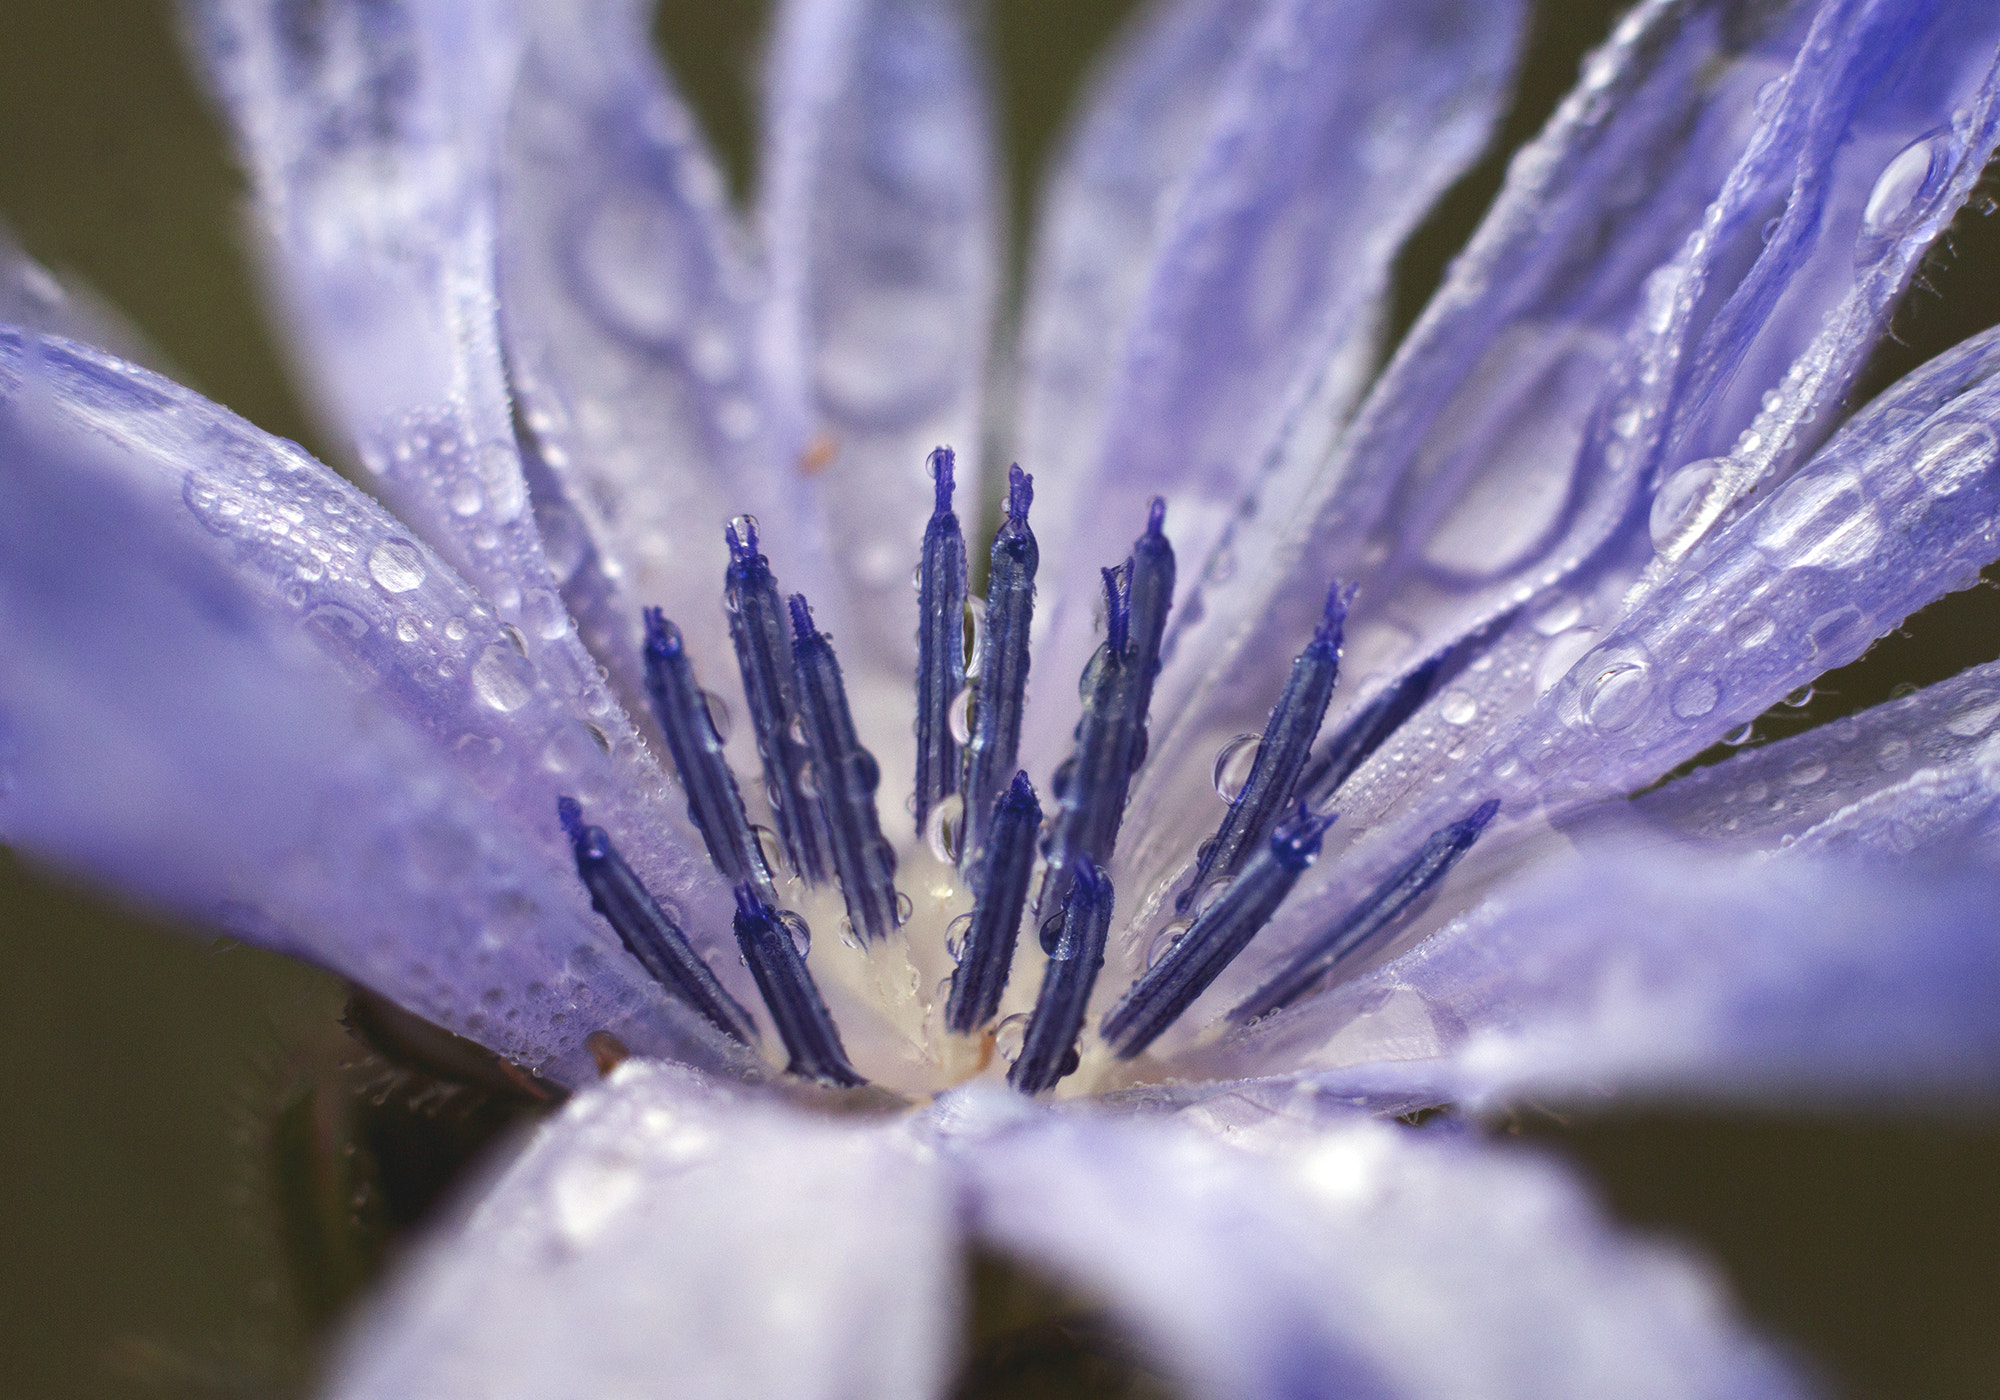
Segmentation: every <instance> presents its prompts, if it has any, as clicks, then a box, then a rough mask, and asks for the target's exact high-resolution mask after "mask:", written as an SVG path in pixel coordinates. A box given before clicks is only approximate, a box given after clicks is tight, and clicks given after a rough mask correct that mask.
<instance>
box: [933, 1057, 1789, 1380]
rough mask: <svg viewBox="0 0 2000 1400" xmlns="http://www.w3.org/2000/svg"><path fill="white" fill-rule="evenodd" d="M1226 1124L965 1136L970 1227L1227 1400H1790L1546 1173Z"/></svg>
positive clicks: (1259, 1120)
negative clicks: (1599, 1399) (1617, 1397)
mask: <svg viewBox="0 0 2000 1400" xmlns="http://www.w3.org/2000/svg"><path fill="white" fill-rule="evenodd" d="M1310 1101H1311V1095H1310V1093H1309V1092H1307V1093H1306V1094H1305V1096H1304V1097H1303V1098H1297V1099H1294V1102H1295V1103H1309V1102H1310ZM1236 1106H1237V1107H1242V1106H1241V1105H1236ZM1231 1108H1232V1104H1231V1103H1229V1102H1227V1101H1217V1100H1210V1101H1208V1102H1206V1103H1204V1104H1202V1105H1200V1106H1198V1107H1197V1108H1195V1109H1193V1110H1190V1111H1189V1112H1188V1113H1186V1114H1184V1115H1182V1118H1181V1121H1169V1122H1157V1121H1153V1122H1148V1121H1143V1120H1137V1119H1134V1120H1115V1119H1104V1118H1101V1117H1092V1116H1086V1115H1082V1114H1077V1115H1055V1116H1048V1117H1043V1118H1041V1119H1039V1120H1029V1121H1023V1122H1020V1123H1018V1124H1017V1125H1016V1126H1013V1127H1011V1128H1003V1129H1000V1130H998V1131H993V1130H991V1129H989V1130H988V1135H984V1136H972V1137H970V1138H969V1140H967V1141H966V1142H965V1143H964V1145H963V1150H962V1152H961V1156H962V1159H963V1161H964V1164H965V1168H964V1169H965V1171H966V1172H967V1174H968V1177H969V1179H970V1183H971V1185H970V1191H969V1195H970V1200H971V1207H970V1212H971V1227H972V1230H973V1232H974V1233H975V1234H976V1235H977V1236H979V1237H980V1238H982V1239H984V1240H985V1241H986V1242H987V1243H988V1244H990V1245H991V1246H993V1247H994V1248H997V1249H999V1250H1002V1251H1003V1252H1007V1253H1011V1254H1015V1255H1018V1256H1019V1257H1021V1258H1022V1259H1024V1260H1026V1261H1029V1262H1031V1263H1033V1264H1036V1265H1038V1266H1040V1267H1042V1268H1045V1269H1048V1270H1050V1271H1051V1272H1053V1273H1054V1274H1055V1275H1056V1276H1057V1277H1059V1278H1061V1279H1063V1280H1064V1281H1065V1282H1067V1283H1069V1284H1070V1285H1071V1286H1072V1287H1075V1288H1078V1289H1080V1290H1082V1291H1084V1292H1085V1293H1086V1294H1088V1295H1093V1296H1095V1297H1098V1298H1101V1299H1103V1301H1104V1302H1105V1303H1106V1305H1107V1306H1108V1307H1109V1308H1110V1309H1111V1311H1112V1312H1113V1314H1114V1315H1115V1316H1116V1317H1118V1319H1119V1320H1120V1321H1122V1322H1123V1323H1124V1324H1125V1325H1126V1326H1128V1327H1130V1328H1131V1329H1132V1331H1133V1332H1134V1334H1135V1335H1136V1336H1137V1337H1138V1339H1139V1340H1140V1341H1141V1342H1142V1343H1144V1344H1145V1345H1146V1347H1147V1348H1148V1350H1149V1352H1150V1353H1151V1355H1152V1356H1154V1357H1157V1358H1158V1359H1159V1360H1160V1361H1161V1362H1163V1363H1164V1364H1165V1366H1166V1367H1167V1369H1168V1370H1169V1371H1170V1372H1172V1373H1173V1374H1175V1375H1176V1376H1177V1377H1178V1378H1179V1379H1180V1380H1181V1381H1182V1382H1183V1383H1184V1384H1186V1386H1187V1388H1188V1390H1189V1391H1190V1392H1191V1393H1193V1394H1197V1395H1201V1396H1203V1397H1216V1398H1217V1400H1223V1398H1224V1397H1227V1398H1228V1400H1235V1397H1244V1400H1252V1398H1253V1397H1254V1398H1255V1400H1263V1398H1264V1397H1273V1398H1275V1397H1280V1396H1326V1397H1334V1396H1353V1397H1370V1400H1375V1398H1376V1397H1410V1398H1411V1400H1416V1398H1417V1397H1424V1396H1435V1395H1464V1396H1477V1397H1495V1398H1496V1400H1497V1397H1521V1400H1529V1397H1534V1400H1551V1398H1552V1397H1562V1396H1575V1397H1579V1400H1581V1397H1595V1396H1600V1395H1604V1394H1609V1393H1617V1394H1641V1395H1646V1396H1649V1397H1662V1398H1664V1397H1669V1396H1679V1397H1694V1396H1715V1397H1721V1396H1732V1397H1735V1396H1785V1395H1794V1394H1798V1393H1800V1392H1799V1387H1798V1386H1797V1385H1796V1383H1795V1382H1794V1381H1793V1379H1792V1378H1791V1377H1790V1376H1788V1375H1787V1374H1786V1373H1785V1371H1784V1370H1783V1368H1782V1367H1781V1366H1780V1365H1779V1364H1778V1363H1777V1362H1776V1360H1775V1358H1774V1357H1773V1356H1772V1354H1771V1353H1770V1352H1769V1351H1768V1350H1767V1349H1766V1348H1764V1347H1763V1346H1761V1345H1760V1344H1759V1343H1757V1342H1756V1341H1754V1340H1753V1339H1751V1338H1749V1337H1747V1336H1745V1335H1744V1334H1743V1333H1742V1332H1741V1331H1739V1330H1738V1329H1737V1327H1736V1326H1735V1325H1734V1324H1733V1323H1732V1322H1731V1321H1730V1320H1729V1318H1728V1316H1727V1310H1726V1307H1725V1306H1724V1304H1723V1303H1722V1301H1721V1299H1720V1298H1719V1297H1718V1296H1717V1292H1716V1289H1715V1286H1714V1284H1713V1283H1712V1282H1711V1281H1710V1279H1709V1278H1708V1277H1706V1275H1705V1274H1704V1273H1703V1272H1702V1271H1701V1270H1699V1269H1697V1268H1695V1267H1693V1266H1691V1265H1690V1264H1689V1263H1687V1262H1686V1261H1684V1260H1681V1259H1678V1258H1676V1257H1674V1256H1672V1255H1671V1254H1669V1253H1667V1252H1666V1251H1663V1250H1661V1249H1659V1248H1658V1247H1657V1246H1648V1245H1640V1244H1634V1243H1630V1242H1627V1241H1623V1240H1620V1239H1618V1238H1617V1237H1616V1236H1614V1235H1612V1234H1611V1233H1610V1231H1609V1230H1607V1228H1606V1227H1605V1225H1604V1224H1603V1223H1602V1222H1601V1220H1600V1219H1599V1218H1598V1215H1597V1212H1596V1211H1595V1209H1594V1208H1593V1207H1592V1206H1591V1205H1590V1203H1589V1202H1588V1201H1587V1199H1585V1198H1584V1196H1583V1194H1582V1193H1581V1192H1580V1191H1579V1190H1578V1189H1577V1187H1576V1186H1575V1185H1574V1184H1573V1183H1572V1182H1571V1181H1570V1180H1569V1179H1568V1178H1567V1177H1566V1176H1565V1175H1564V1174H1562V1173H1561V1172H1559V1171H1558V1170H1557V1169H1556V1168H1554V1167H1553V1166H1552V1165H1550V1164H1547V1163H1543V1162H1537V1161H1532V1160H1528V1159H1525V1158H1524V1157H1522V1156H1519V1155H1513V1154H1509V1155H1508V1156H1503V1155H1502V1154H1501V1153H1499V1152H1496V1151H1493V1150H1491V1149H1487V1148H1484V1147H1481V1146H1479V1145H1476V1144H1474V1143H1472V1142H1469V1141H1465V1140H1455V1139H1448V1138H1441V1137H1440V1136H1439V1135H1435V1134H1423V1135H1419V1134H1415V1133H1411V1132H1409V1131H1407V1130H1403V1129H1399V1128H1395V1127H1391V1126H1388V1125H1385V1124H1382V1123H1379V1122H1374V1121H1370V1120H1368V1119H1365V1118H1361V1117H1359V1116H1358V1115H1356V1116H1348V1117H1345V1118H1336V1119H1331V1120H1321V1121H1315V1120H1314V1119H1312V1118H1304V1117H1287V1116H1273V1115H1270V1114H1268V1113H1267V1112H1266V1111H1265V1110H1262V1109H1252V1110H1249V1111H1247V1112H1241V1113H1236V1112H1231V1111H1230V1110H1231ZM961 1112H962V1113H963V1114H964V1116H966V1117H972V1116H973V1114H974V1110H972V1109H969V1108H966V1109H961ZM1198 1124H1199V1125H1201V1127H1197V1125H1198ZM1203 1129H1206V1130H1203ZM1225 1144H1227V1145H1225Z"/></svg>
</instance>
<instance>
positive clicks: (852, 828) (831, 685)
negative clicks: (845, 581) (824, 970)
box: [790, 593, 903, 940]
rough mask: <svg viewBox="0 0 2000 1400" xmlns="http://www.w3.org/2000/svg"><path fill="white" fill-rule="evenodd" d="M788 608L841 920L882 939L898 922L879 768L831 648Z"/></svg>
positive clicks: (805, 613) (796, 680)
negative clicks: (859, 734) (878, 812)
mask: <svg viewBox="0 0 2000 1400" xmlns="http://www.w3.org/2000/svg"><path fill="white" fill-rule="evenodd" d="M790 602H791V609H792V663H793V671H792V677H793V693H794V694H795V695H796V696H797V697H798V702H799V718H800V719H801V720H802V721H804V728H805V736H806V750H807V753H808V754H809V755H810V759H811V764H812V779H813V783H814V784H815V785H816V786H817V788H818V791H819V799H820V806H821V809H822V810H823V811H824V812H825V813H826V834H827V846H828V849H829V851H830V853H831V855H832V857H833V872H834V874H835V875H836V876H837V877H838V878H839V880H840V895H841V898H842V899H843V900H845V901H846V903H847V920H848V922H849V923H850V924H852V925H853V927H854V932H855V935H856V936H857V937H859V938H861V939H864V940H867V939H875V938H887V937H888V936H889V932H890V930H892V929H894V928H895V927H896V926H897V925H898V924H900V923H901V922H902V921H903V920H902V916H901V913H900V911H899V910H898V909H897V907H896V853H895V852H894V851H892V850H890V849H889V843H888V842H887V841H884V840H883V839H882V828H881V825H880V824H879V822H878V821H877V819H876V816H875V784H876V783H877V782H879V781H880V780H881V770H880V769H879V768H877V767H876V766H875V757H874V755H873V754H871V753H869V752H868V750H866V749H864V748H862V747H861V741H860V739H858V738H856V737H855V733H854V717H853V715H852V714H850V713H849V712H848V708H847V687H846V686H845V685H844V684H842V682H841V679H840V663H839V662H838V661H837V660H835V659H834V655H833V647H832V646H831V645H829V644H828V642H827V639H826V637H825V635H824V634H823V633H821V632H820V631H819V629H818V628H816V627H814V626H813V620H812V612H811V611H810V610H809V609H808V608H807V607H806V600H805V599H804V598H803V597H801V596H800V595H799V594H797V593H794V594H793V595H792V596H791V599H790Z"/></svg>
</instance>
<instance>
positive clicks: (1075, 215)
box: [1014, 0, 1271, 563]
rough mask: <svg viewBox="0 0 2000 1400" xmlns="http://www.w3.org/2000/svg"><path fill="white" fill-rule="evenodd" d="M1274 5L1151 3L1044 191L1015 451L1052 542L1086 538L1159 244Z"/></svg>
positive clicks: (1094, 92)
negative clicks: (1091, 489) (1083, 511)
mask: <svg viewBox="0 0 2000 1400" xmlns="http://www.w3.org/2000/svg"><path fill="white" fill-rule="evenodd" d="M1270 8H1271V6H1270V3H1269V0H1171V3H1165V4H1159V5H1155V6H1153V7H1151V8H1150V9H1144V10H1141V11H1140V17H1139V20H1138V21H1137V22H1136V23H1135V24H1134V26H1133V27H1132V29H1131V30H1130V32H1128V33H1127V34H1126V35H1125V36H1123V40H1122V42H1121V43H1120V45H1119V46H1118V48H1117V50H1116V51H1115V53H1114V56H1113V58H1112V60H1111V61H1110V62H1109V63H1108V64H1107V65H1106V67H1105V68H1104V70H1103V71H1101V72H1100V73H1099V74H1098V75H1097V77H1096V79H1095V81H1094V83H1093V84H1092V88H1091V90H1090V91H1089V92H1088V93H1087V94H1086V95H1085V98H1084V101H1083V112H1082V115H1081V117H1080V118H1079V120H1078V122H1077V126H1076V129H1075V131H1074V132H1073V133H1072V134H1071V135H1070V137H1069V139H1068V142H1067V145H1066V148H1065V150H1064V151H1063V152H1062V154H1061V156H1060V157H1059V159H1058V162H1057V164H1056V166H1055V169H1054V171H1053V172H1052V173H1051V175H1050V176H1049V178H1048V180H1047V182H1046V184H1045V187H1044V189H1043V191H1042V196H1041V199H1040V202H1039V208H1040V217H1039V220H1038V222H1037V226H1036V229H1035V236H1034V242H1033V247H1032V250H1031V254H1030V257H1029V260H1028V275H1029V279H1030V280H1029V286H1028V291H1027V295H1026V299H1025V300H1026V305H1025V307H1024V309H1023V311H1022V330H1021V354H1020V358H1021V365H1020V370H1019V374H1020V384H1019V386H1018V388H1017V389H1016V393H1017V395H1018V397H1019V425H1018V429H1017V434H1016V439H1015V447H1014V453H1015V455H1016V456H1018V457H1019V458H1020V460H1021V462H1022V463H1023V464H1025V465H1026V467H1027V468H1028V469H1029V470H1030V471H1031V472H1032V473H1033V475H1034V477H1035V481H1036V483H1037V490H1038V492H1039V493H1040V496H1041V502H1040V514H1039V515H1038V517H1037V521H1038V526H1039V530H1040V536H1039V538H1041V539H1042V540H1043V542H1044V546H1045V550H1046V542H1047V540H1048V539H1049V538H1050V537H1053V538H1055V539H1059V540H1060V541H1062V542H1063V545H1064V547H1065V548H1067V545H1068V542H1069V540H1071V539H1072V538H1073V537H1074V536H1075V535H1076V533H1077V530H1078V525H1079V520H1078V518H1077V512H1078V507H1079V503H1080V502H1082V501H1084V500H1087V499H1088V495H1087V488H1088V486H1089V483H1090V481H1091V479H1092V477H1093V476H1094V475H1095V472H1096V469H1097V465H1098V461H1099V459H1100V457H1101V456H1102V455H1103V440H1104V427H1105V418H1106V415H1107V414H1108V413H1109V412H1110V411H1111V408H1112V395H1113V393H1114V391H1116V390H1117V389H1118V388H1120V386H1121V369H1122V366H1123V360H1124V350H1125V345H1126V340H1127V338H1128V336H1129V335H1130V334H1131V331H1132V322H1133V319H1134V318H1135V317H1136V316H1137V314H1138V313H1139V310H1140V308H1141V306H1142V305H1143V304H1144V302H1145V299H1146V294H1147V291H1148V287H1149V284H1150V282H1151V279H1152V276H1153V273H1154V270H1155V268H1154V259H1155V254H1156V249H1157V247H1158V244H1159V242H1160V240H1161V239H1162V238H1163V237H1167V236H1169V235H1170V234H1171V233H1173V231H1174V230H1175V228H1176V215H1177V212H1178V210H1179V208H1180V206H1181V203H1182V200H1183V198H1184V195H1185V191H1186V182H1187V180H1188V177H1189V174H1190V172H1191V171H1192V170H1193V169H1194V168H1195V167H1196V166H1197V164H1198V163H1199V162H1200V160H1201V159H1202V158H1203V156H1204V155H1205V154H1206V153H1207V133H1208V132H1209V131H1210V129H1211V128H1212V127H1213V126H1214V124H1215V121H1216V110H1215V107H1216V100H1217V96H1218V93H1219V92H1221V91H1222V90H1223V89H1224V88H1225V85H1226V83H1227V80H1228V79H1229V78H1230V77H1231V75H1232V74H1233V73H1234V72H1235V70H1236V68H1237V66H1238V64H1239V62H1240V60H1241V57H1242V53H1243V50H1244V48H1245V46H1246V45H1247V44H1248V43H1249V42H1250V40H1251V38H1252V36H1253V35H1254V34H1255V33H1256V31H1257V29H1258V25H1259V22H1260V21H1261V20H1262V19H1263V17H1264V15H1265V13H1266V12H1267V11H1268V10H1269V9H1270ZM1126 533H1127V534H1128V535H1129V534H1131V533H1132V529H1131V528H1129V527H1128V528H1127V530H1126ZM1109 557H1112V558H1115V557H1116V555H1115V554H1114V555H1112V556H1109ZM1098 562H1100V563H1101V562H1104V561H1101V560H1100V561H1098Z"/></svg>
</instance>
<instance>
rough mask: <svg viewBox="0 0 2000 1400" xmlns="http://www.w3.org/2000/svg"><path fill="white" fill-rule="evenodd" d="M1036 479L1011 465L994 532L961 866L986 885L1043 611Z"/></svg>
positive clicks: (967, 773)
mask: <svg viewBox="0 0 2000 1400" xmlns="http://www.w3.org/2000/svg"><path fill="white" fill-rule="evenodd" d="M1034 498H1035V479H1034V478H1033V477H1031V476H1029V475H1028V474H1027V473H1026V472H1024V471H1022V470H1021V468H1020V464H1019V463H1016V464H1015V465H1013V466H1011V467H1009V468H1008V469H1007V519H1006V520H1005V521H1003V522H1002V523H1001V526H1000V529H999V530H998V531H997V532H995V534H994V536H993V551H992V553H991V554H990V555H989V556H988V559H989V561H990V562H989V565H988V569H987V574H986V629H985V637H984V640H983V641H981V642H980V665H979V704H978V709H977V711H976V712H975V714H974V717H973V727H972V743H971V744H970V745H969V746H968V747H967V750H966V760H965V839H964V841H963V843H962V844H961V845H960V847H959V866H960V868H961V869H963V870H964V871H965V872H966V874H967V876H968V878H969V879H970V880H971V882H972V886H973V888H974V889H975V890H976V889H978V888H979V880H980V879H981V876H980V874H979V871H980V870H981V869H982V868H983V863H982V861H981V860H980V848H981V847H983V846H984V845H985V844H986V833H987V831H988V830H989V829H990V828H991V826H992V824H993V804H994V803H995V802H997V801H999V800H1000V795H1001V793H1002V791H1003V790H1004V789H1003V787H1002V785H1003V784H1004V783H1005V782H1006V781H1007V774H1008V773H1010V772H1012V771H1013V770H1014V766H1015V762H1016V760H1017V759H1018V758H1019V756H1020V751H1021V714H1022V711H1023V710H1024V709H1025V708H1026V702H1027V695H1028V630H1029V627H1030V625H1031V624H1032V623H1033V621H1034V616H1035V569H1036V567H1037V566H1038V565H1039V564H1040V563H1041V557H1042V556H1041V548H1040V546H1038V545H1037V544H1036V543H1035V532H1034V531H1033V530H1030V529H1029V528H1028V506H1029V504H1030V503H1031V502H1032V501H1033V500H1034Z"/></svg>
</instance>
